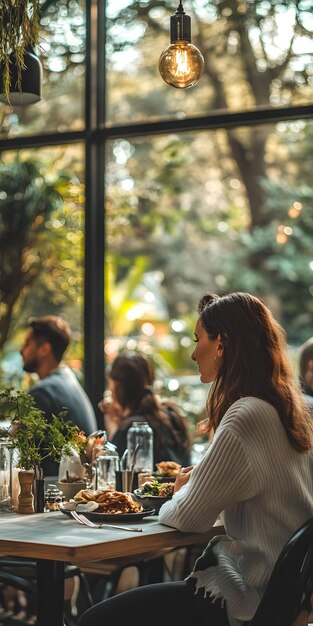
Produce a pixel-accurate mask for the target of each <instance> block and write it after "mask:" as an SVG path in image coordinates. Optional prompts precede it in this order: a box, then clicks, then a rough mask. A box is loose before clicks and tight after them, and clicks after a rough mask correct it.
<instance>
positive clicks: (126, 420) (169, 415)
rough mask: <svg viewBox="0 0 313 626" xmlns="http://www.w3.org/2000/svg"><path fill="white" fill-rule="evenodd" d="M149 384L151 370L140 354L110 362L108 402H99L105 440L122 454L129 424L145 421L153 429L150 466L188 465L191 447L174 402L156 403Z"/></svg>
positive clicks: (150, 383)
mask: <svg viewBox="0 0 313 626" xmlns="http://www.w3.org/2000/svg"><path fill="white" fill-rule="evenodd" d="M153 382H154V371H153V367H152V364H151V363H150V362H149V360H148V359H147V358H146V357H145V356H144V355H141V354H138V353H128V354H123V355H121V356H118V357H117V358H116V359H115V360H114V361H113V363H112V366H111V369H110V373H109V390H110V392H111V396H112V401H111V402H108V401H106V400H104V401H102V402H100V403H99V407H100V408H101V410H102V411H103V412H104V417H105V429H106V431H107V434H108V437H109V440H110V441H111V442H112V443H113V444H114V445H115V446H116V447H117V451H118V453H119V454H120V455H122V454H123V452H124V451H125V449H126V447H127V432H128V430H129V428H130V427H131V426H132V424H133V422H137V421H146V422H148V423H149V426H151V428H152V430H153V442H154V463H159V462H160V461H175V462H176V463H179V464H180V465H189V464H190V448H191V445H190V438H189V433H188V428H187V426H186V423H185V420H184V418H183V417H182V416H181V415H180V413H179V410H178V408H177V407H176V405H175V404H174V403H170V402H160V401H159V399H158V398H157V397H156V395H155V394H154V392H153Z"/></svg>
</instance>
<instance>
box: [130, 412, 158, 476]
mask: <svg viewBox="0 0 313 626" xmlns="http://www.w3.org/2000/svg"><path fill="white" fill-rule="evenodd" d="M137 445H139V448H138V450H137V453H136V458H135V461H134V460H133V458H134V452H135V449H136V446H137ZM127 448H128V459H129V465H131V464H132V463H134V467H133V468H131V469H133V470H134V471H135V472H153V467H154V460H153V431H152V429H151V428H150V426H149V424H148V422H134V423H133V424H132V426H131V427H130V429H129V430H128V433H127Z"/></svg>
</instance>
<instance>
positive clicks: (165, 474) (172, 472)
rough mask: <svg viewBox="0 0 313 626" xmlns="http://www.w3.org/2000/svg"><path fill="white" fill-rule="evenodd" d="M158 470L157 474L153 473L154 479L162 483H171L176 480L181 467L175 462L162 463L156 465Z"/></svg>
mask: <svg viewBox="0 0 313 626" xmlns="http://www.w3.org/2000/svg"><path fill="white" fill-rule="evenodd" d="M156 468H157V469H156V472H153V476H154V478H155V479H156V480H157V481H158V482H160V483H171V482H174V481H175V480H176V476H177V474H178V472H179V470H180V469H181V465H179V463H175V461H161V462H160V463H157V464H156Z"/></svg>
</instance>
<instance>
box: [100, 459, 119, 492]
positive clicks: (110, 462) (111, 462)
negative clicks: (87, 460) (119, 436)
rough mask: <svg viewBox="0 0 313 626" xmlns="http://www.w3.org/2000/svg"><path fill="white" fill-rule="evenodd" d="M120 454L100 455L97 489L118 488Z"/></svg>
mask: <svg viewBox="0 0 313 626" xmlns="http://www.w3.org/2000/svg"><path fill="white" fill-rule="evenodd" d="M118 463H119V458H118V456H110V455H108V454H106V455H103V456H98V458H97V460H96V489H107V488H108V487H111V488H113V489H115V488H116V475H115V473H116V471H117V470H118Z"/></svg>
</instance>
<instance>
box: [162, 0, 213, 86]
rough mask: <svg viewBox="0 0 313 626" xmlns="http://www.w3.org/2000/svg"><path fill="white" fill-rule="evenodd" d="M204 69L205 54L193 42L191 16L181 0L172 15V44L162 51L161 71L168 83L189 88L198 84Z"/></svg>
mask: <svg viewBox="0 0 313 626" xmlns="http://www.w3.org/2000/svg"><path fill="white" fill-rule="evenodd" d="M203 69H204V60H203V56H202V54H201V52H200V50H198V48H196V46H194V45H193V44H192V43H191V18H190V16H189V15H186V13H185V11H184V8H183V5H182V0H180V3H179V5H178V7H177V10H176V13H175V15H172V16H171V44H170V45H169V46H168V47H167V48H165V50H163V52H162V53H161V56H160V59H159V71H160V74H161V76H162V78H163V80H164V81H165V82H166V83H167V84H168V85H171V86H172V87H176V88H177V89H187V88H188V87H193V86H194V85H196V84H197V82H198V81H199V79H200V78H201V76H202V74H203Z"/></svg>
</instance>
